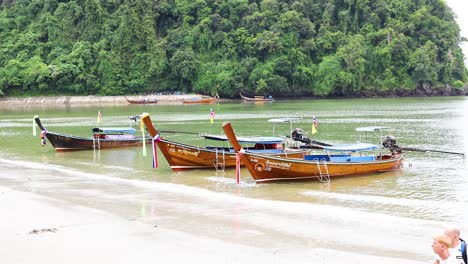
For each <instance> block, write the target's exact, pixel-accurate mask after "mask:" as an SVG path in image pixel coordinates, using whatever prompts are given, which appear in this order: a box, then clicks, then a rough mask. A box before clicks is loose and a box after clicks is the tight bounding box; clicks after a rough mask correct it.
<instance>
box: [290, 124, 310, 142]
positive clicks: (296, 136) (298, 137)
mask: <svg viewBox="0 0 468 264" xmlns="http://www.w3.org/2000/svg"><path fill="white" fill-rule="evenodd" d="M304 134H305V132H304V130H302V128H299V127H298V128H295V129H294V130H293V132H292V139H293V140H295V141H300V142H303V143H306V144H309V143H310V138H308V137H306V136H304Z"/></svg>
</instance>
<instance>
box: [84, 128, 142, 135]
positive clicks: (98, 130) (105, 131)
mask: <svg viewBox="0 0 468 264" xmlns="http://www.w3.org/2000/svg"><path fill="white" fill-rule="evenodd" d="M135 131H136V130H135V128H133V127H95V128H93V133H95V134H107V135H122V134H135Z"/></svg>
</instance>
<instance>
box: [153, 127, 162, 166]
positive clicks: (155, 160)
mask: <svg viewBox="0 0 468 264" xmlns="http://www.w3.org/2000/svg"><path fill="white" fill-rule="evenodd" d="M159 141H161V136H160V135H159V134H156V136H154V138H153V168H157V167H158V145H157V144H156V142H159Z"/></svg>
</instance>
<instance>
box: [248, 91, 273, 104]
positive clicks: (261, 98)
mask: <svg viewBox="0 0 468 264" xmlns="http://www.w3.org/2000/svg"><path fill="white" fill-rule="evenodd" d="M240 96H241V98H242V100H243V101H244V102H246V103H250V102H272V101H274V99H273V97H271V96H268V97H266V96H254V97H253V98H252V97H246V96H243V95H242V93H240Z"/></svg>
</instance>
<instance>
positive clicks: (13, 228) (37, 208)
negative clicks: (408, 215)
mask: <svg viewBox="0 0 468 264" xmlns="http://www.w3.org/2000/svg"><path fill="white" fill-rule="evenodd" d="M0 211H1V212H2V219H3V220H2V223H1V225H0V232H1V234H2V243H1V247H2V251H3V253H2V262H3V263H57V264H58V263H155V262H161V261H162V262H163V263H343V262H347V263H414V264H416V263H424V262H418V261H410V260H404V259H395V258H385V257H378V256H371V255H362V254H353V253H349V252H343V251H336V250H331V249H323V248H322V249H321V248H317V249H316V250H310V251H307V252H299V251H297V252H295V251H294V250H291V249H289V250H282V249H278V248H268V247H267V248H255V247H249V246H245V245H240V244H232V243H227V242H224V241H221V240H216V239H209V238H203V237H199V236H193V235H190V234H187V233H181V232H177V231H173V230H168V229H165V228H163V227H159V226H157V225H153V224H148V223H146V224H145V223H140V222H139V221H135V220H134V219H122V218H119V217H116V216H114V215H112V214H108V213H106V212H102V211H99V210H94V209H92V208H87V207H83V206H80V205H76V204H70V203H68V202H63V201H60V200H55V199H49V198H46V197H42V196H40V195H37V194H32V193H25V192H18V191H14V190H11V189H7V188H4V187H0Z"/></svg>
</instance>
